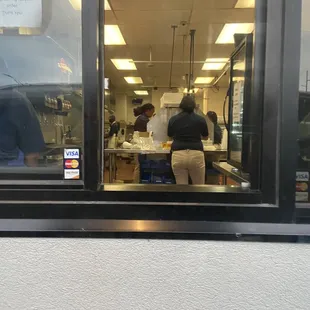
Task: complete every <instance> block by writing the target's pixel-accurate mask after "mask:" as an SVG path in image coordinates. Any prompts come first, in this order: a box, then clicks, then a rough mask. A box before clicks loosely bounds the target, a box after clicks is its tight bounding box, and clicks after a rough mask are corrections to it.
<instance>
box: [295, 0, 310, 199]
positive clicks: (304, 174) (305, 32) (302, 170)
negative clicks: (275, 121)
mask: <svg viewBox="0 0 310 310" xmlns="http://www.w3.org/2000/svg"><path fill="white" fill-rule="evenodd" d="M309 12H310V3H309V1H307V0H303V1H302V26H301V60H300V81H299V112H298V121H299V139H298V147H299V154H298V171H297V173H296V201H297V202H302V203H307V202H310V200H309V181H310V177H309V175H310V144H309V142H310V139H309V137H310V126H309V125H310V61H309V53H310V24H309V21H308V16H307V15H308V13H309Z"/></svg>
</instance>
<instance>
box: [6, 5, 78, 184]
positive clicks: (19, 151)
mask: <svg viewBox="0 0 310 310" xmlns="http://www.w3.org/2000/svg"><path fill="white" fill-rule="evenodd" d="M0 45H1V49H0V127H1V128H0V177H1V178H2V179H7V178H9V177H10V176H12V175H13V178H14V179H19V178H31V179H33V178H42V177H43V175H47V178H52V179H63V178H65V179H78V178H80V173H79V171H80V170H79V169H80V151H81V147H82V140H83V135H82V133H83V127H82V126H83V125H82V124H83V122H82V108H83V99H82V87H81V85H82V63H81V1H73V0H70V1H69V0H28V1H24V0H12V1H11V0H6V1H0ZM66 152H67V153H68V154H69V153H70V152H74V153H75V156H72V154H71V158H69V157H70V156H69V155H68V156H65V157H67V158H68V160H67V161H66V162H64V154H66ZM77 154H78V156H77ZM73 157H76V158H73ZM64 168H68V169H66V170H64Z"/></svg>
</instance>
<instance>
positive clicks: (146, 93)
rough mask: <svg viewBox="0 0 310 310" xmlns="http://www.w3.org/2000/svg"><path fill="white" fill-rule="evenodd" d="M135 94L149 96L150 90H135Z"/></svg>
mask: <svg viewBox="0 0 310 310" xmlns="http://www.w3.org/2000/svg"><path fill="white" fill-rule="evenodd" d="M135 94H136V95H138V96H147V95H148V94H149V92H148V91H147V90H135Z"/></svg>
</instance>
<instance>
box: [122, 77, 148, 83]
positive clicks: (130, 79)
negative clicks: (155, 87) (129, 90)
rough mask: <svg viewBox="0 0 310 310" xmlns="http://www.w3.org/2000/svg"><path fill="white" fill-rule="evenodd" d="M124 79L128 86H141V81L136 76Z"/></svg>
mask: <svg viewBox="0 0 310 310" xmlns="http://www.w3.org/2000/svg"><path fill="white" fill-rule="evenodd" d="M124 79H125V81H126V82H127V83H128V84H143V81H142V79H141V78H140V77H138V76H126V77H124Z"/></svg>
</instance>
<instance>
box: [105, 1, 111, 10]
mask: <svg viewBox="0 0 310 310" xmlns="http://www.w3.org/2000/svg"><path fill="white" fill-rule="evenodd" d="M104 9H105V11H111V6H110V3H109V1H108V0H104Z"/></svg>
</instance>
